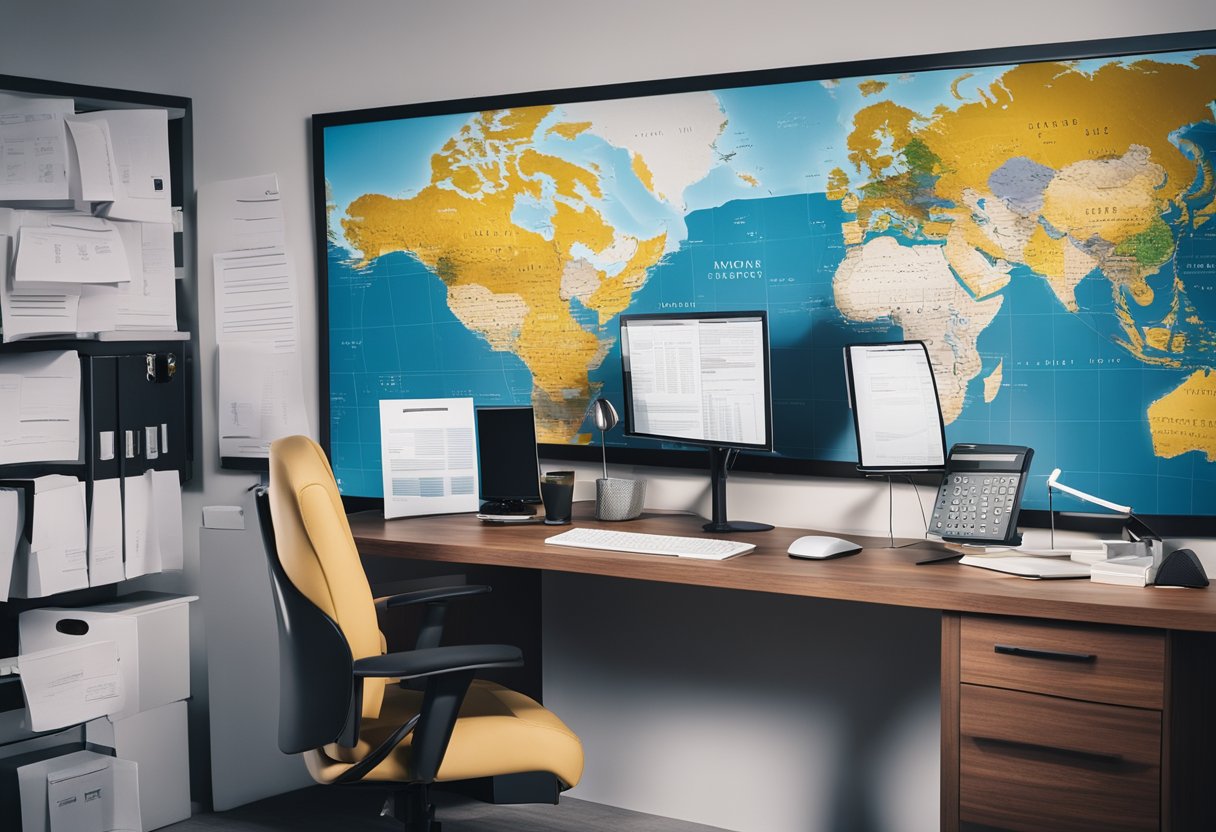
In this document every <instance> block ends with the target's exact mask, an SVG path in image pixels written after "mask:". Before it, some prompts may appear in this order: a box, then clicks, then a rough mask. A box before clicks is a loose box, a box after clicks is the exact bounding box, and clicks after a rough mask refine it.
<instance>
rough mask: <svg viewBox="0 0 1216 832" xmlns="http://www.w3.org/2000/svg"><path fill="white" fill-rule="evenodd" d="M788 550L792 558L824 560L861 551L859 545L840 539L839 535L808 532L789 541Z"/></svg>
mask: <svg viewBox="0 0 1216 832" xmlns="http://www.w3.org/2000/svg"><path fill="white" fill-rule="evenodd" d="M788 551H789V553H790V557H792V558H808V559H810V560H826V559H827V558H839V557H843V556H845V555H852V554H856V553H857V552H860V551H861V547H860V546H858V545H857V544H856V543H853V542H851V541H848V540H841V539H840V538H839V537H825V536H823V535H818V534H808V535H807V536H805V537H800V538H798V539H797V540H795V541H794V542H793V543H791V544H790V548H789V550H788Z"/></svg>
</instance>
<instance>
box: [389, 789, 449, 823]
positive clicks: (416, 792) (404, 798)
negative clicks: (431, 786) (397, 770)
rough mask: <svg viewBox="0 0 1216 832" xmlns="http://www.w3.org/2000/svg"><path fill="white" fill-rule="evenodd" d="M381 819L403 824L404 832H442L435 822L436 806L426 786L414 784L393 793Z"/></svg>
mask: <svg viewBox="0 0 1216 832" xmlns="http://www.w3.org/2000/svg"><path fill="white" fill-rule="evenodd" d="M380 817H382V818H393V819H394V820H397V821H399V822H400V823H401V825H402V829H403V830H404V832H442V830H443V825H442V824H441V823H440V822H439V821H437V820H435V804H433V803H431V802H430V799H429V795H428V792H427V787H426V784H424V783H413V784H411V785H408V786H406V787H405V788H403V789H400V790H398V791H395V792H393V793H392V794H390V795H389V796H388V799H387V800H385V801H384V808H383V809H381V810H380Z"/></svg>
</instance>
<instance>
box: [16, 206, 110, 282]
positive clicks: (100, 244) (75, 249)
mask: <svg viewBox="0 0 1216 832" xmlns="http://www.w3.org/2000/svg"><path fill="white" fill-rule="evenodd" d="M130 279H131V270H130V267H129V266H128V265H127V250H126V246H124V245H123V241H122V237H121V236H120V235H119V233H118V229H117V228H115V227H114V225H113V224H112V223H109V222H107V221H106V220H103V219H100V218H98V217H76V216H72V217H63V218H62V219H59V220H58V221H55V222H52V223H50V224H49V225H47V226H46V227H42V228H37V227H29V226H23V227H22V228H21V232H20V233H19V234H18V236H17V259H16V262H15V263H14V265H13V283H14V285H15V286H16V287H17V288H22V286H23V285H24V284H28V283H121V282H125V281H128V280H130Z"/></svg>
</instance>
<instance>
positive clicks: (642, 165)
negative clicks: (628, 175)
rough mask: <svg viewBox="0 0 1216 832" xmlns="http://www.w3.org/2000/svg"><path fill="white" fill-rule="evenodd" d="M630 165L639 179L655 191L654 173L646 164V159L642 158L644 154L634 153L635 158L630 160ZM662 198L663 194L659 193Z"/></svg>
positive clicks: (650, 189)
mask: <svg viewBox="0 0 1216 832" xmlns="http://www.w3.org/2000/svg"><path fill="white" fill-rule="evenodd" d="M630 167H632V168H633V175H634V176H636V177H637V178H638V181H639V182H641V183H642V184H643V185H644V186H646V190H648V191H650V192H651V193H654V174H653V173H652V172H651V170H650V168H649V167H648V166H647V165H646V160H645V159H643V158H642V154H640V153H635V154H633V159H632V160H631V161H630ZM658 196H659V198H660V199H662V196H661V195H658Z"/></svg>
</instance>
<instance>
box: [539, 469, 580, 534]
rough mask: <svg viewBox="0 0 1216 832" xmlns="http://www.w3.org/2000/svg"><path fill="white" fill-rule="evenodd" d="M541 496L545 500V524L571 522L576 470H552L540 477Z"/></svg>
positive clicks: (562, 524) (556, 524)
mask: <svg viewBox="0 0 1216 832" xmlns="http://www.w3.org/2000/svg"><path fill="white" fill-rule="evenodd" d="M540 497H541V499H542V500H544V502H545V524H546V525H549V526H564V525H566V524H567V523H569V522H570V504H571V503H572V502H573V501H574V472H573V471H550V472H549V473H547V474H542V475H541V478H540Z"/></svg>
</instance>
